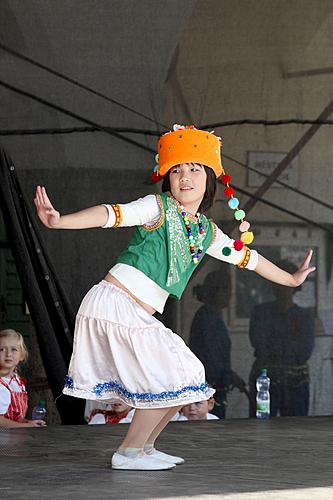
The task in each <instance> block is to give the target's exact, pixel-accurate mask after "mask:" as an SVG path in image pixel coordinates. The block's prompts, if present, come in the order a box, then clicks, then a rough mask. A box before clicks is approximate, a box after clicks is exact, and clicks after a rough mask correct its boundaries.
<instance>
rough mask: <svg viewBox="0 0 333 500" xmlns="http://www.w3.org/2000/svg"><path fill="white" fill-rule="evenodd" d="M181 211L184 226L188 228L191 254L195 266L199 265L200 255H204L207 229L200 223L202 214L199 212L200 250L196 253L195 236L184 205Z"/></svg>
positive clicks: (180, 206)
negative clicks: (203, 243) (203, 242)
mask: <svg viewBox="0 0 333 500" xmlns="http://www.w3.org/2000/svg"><path fill="white" fill-rule="evenodd" d="M179 209H180V213H181V216H182V217H183V220H184V224H185V227H186V231H187V237H188V240H189V245H190V252H191V257H192V260H193V264H195V265H197V264H198V263H199V259H200V255H201V254H202V250H203V245H202V241H203V239H204V237H205V228H204V225H203V224H202V222H201V221H200V214H199V212H198V213H197V214H196V217H197V221H198V225H199V236H198V250H197V252H196V251H195V247H194V236H193V234H192V229H191V226H190V221H189V218H188V214H187V212H186V210H185V209H184V207H183V205H179Z"/></svg>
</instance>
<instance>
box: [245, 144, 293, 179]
mask: <svg viewBox="0 0 333 500" xmlns="http://www.w3.org/2000/svg"><path fill="white" fill-rule="evenodd" d="M286 155H287V153H276V152H269V151H248V153H247V164H248V166H249V167H250V168H253V169H255V170H257V171H258V173H257V172H254V171H253V170H250V169H249V170H248V177H247V179H248V186H250V187H259V186H261V185H262V183H263V182H264V181H265V177H264V176H263V175H260V172H262V173H263V174H265V175H270V174H271V173H272V172H273V170H274V169H275V168H276V167H277V166H278V164H279V163H280V162H281V161H282V160H283V158H284V157H285V156H286ZM279 180H280V181H283V182H285V183H286V184H288V185H289V186H292V187H298V156H296V157H295V158H294V159H293V160H292V162H290V163H289V165H288V166H287V167H286V168H285V170H284V171H283V172H282V174H281V175H280V176H279ZM271 187H272V188H281V187H283V186H281V185H280V184H277V183H276V182H274V183H273V184H272V186H271Z"/></svg>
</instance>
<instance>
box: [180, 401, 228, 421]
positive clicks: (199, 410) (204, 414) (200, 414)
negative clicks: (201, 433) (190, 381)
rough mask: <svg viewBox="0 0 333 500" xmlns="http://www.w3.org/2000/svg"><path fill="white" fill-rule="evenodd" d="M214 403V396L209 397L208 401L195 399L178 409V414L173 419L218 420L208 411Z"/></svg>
mask: <svg viewBox="0 0 333 500" xmlns="http://www.w3.org/2000/svg"><path fill="white" fill-rule="evenodd" d="M214 404H215V400H214V398H210V399H208V401H207V400H204V401H197V402H196V403H191V404H189V405H186V406H184V407H183V408H182V409H181V410H180V412H179V416H178V418H175V420H177V421H178V422H180V421H185V420H219V417H217V416H216V415H213V414H212V413H209V412H210V411H211V410H212V409H213V408H214Z"/></svg>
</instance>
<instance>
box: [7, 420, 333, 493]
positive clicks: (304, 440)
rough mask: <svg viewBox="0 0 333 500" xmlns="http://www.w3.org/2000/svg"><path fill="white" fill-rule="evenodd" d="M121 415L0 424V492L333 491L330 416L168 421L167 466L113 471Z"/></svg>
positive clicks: (122, 428) (164, 447)
mask: <svg viewBox="0 0 333 500" xmlns="http://www.w3.org/2000/svg"><path fill="white" fill-rule="evenodd" d="M126 428H127V425H121V424H119V425H113V426H111V425H109V426H104V425H103V426H102V425H100V426H88V425H87V426H54V427H47V428H42V429H18V430H4V429H2V430H0V474H1V480H0V498H1V499H2V500H7V499H14V498H15V499H17V498H22V499H33V500H39V499H42V500H56V499H60V498H61V499H84V500H86V499H87V500H98V499H106V498H113V499H144V498H146V499H154V498H165V499H169V500H171V499H172V498H177V499H185V498H189V497H194V498H200V499H206V498H207V499H213V498H223V499H227V500H229V499H230V500H236V499H237V500H238V499H239V500H248V499H249V500H254V499H265V500H268V499H269V500H273V499H274V500H285V499H288V500H289V499H290V500H291V499H292V500H314V499H325V500H326V499H327V500H328V499H330V500H332V499H333V417H321V418H317V417H307V418H277V419H272V420H269V421H257V420H226V421H214V420H212V421H199V422H174V423H171V424H169V426H168V428H167V429H166V430H165V431H164V433H163V434H162V437H161V438H160V442H159V449H161V450H163V451H166V452H169V453H172V454H174V455H180V456H183V457H184V458H185V459H186V463H185V464H184V465H179V466H177V467H176V468H175V469H173V470H171V471H163V472H162V471H160V472H138V471H133V472H126V471H113V470H111V469H110V467H109V466H108V463H109V462H110V457H111V454H112V452H113V450H114V449H115V448H116V446H117V444H118V443H119V442H120V439H121V436H122V435H123V434H124V432H125V430H126Z"/></svg>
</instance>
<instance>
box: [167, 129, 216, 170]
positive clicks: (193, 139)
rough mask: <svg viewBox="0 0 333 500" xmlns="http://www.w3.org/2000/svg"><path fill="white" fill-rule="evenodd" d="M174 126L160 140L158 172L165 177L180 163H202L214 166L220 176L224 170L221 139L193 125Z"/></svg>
mask: <svg viewBox="0 0 333 500" xmlns="http://www.w3.org/2000/svg"><path fill="white" fill-rule="evenodd" d="M173 128H174V130H173V131H172V132H168V133H166V134H164V135H162V137H161V138H160V140H159V141H158V174H159V175H160V176H161V177H163V176H164V175H165V174H166V173H167V172H168V171H169V170H170V168H172V167H174V166H175V165H179V164H180V163H200V164H202V165H206V166H207V167H210V168H212V169H213V170H214V172H215V175H216V177H219V176H220V175H221V173H222V171H223V167H222V163H221V147H222V143H221V139H220V138H219V137H217V136H216V135H214V134H213V133H211V132H206V131H204V130H198V129H196V128H195V127H194V126H193V125H190V126H188V127H184V126H182V125H174V127H173Z"/></svg>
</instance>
